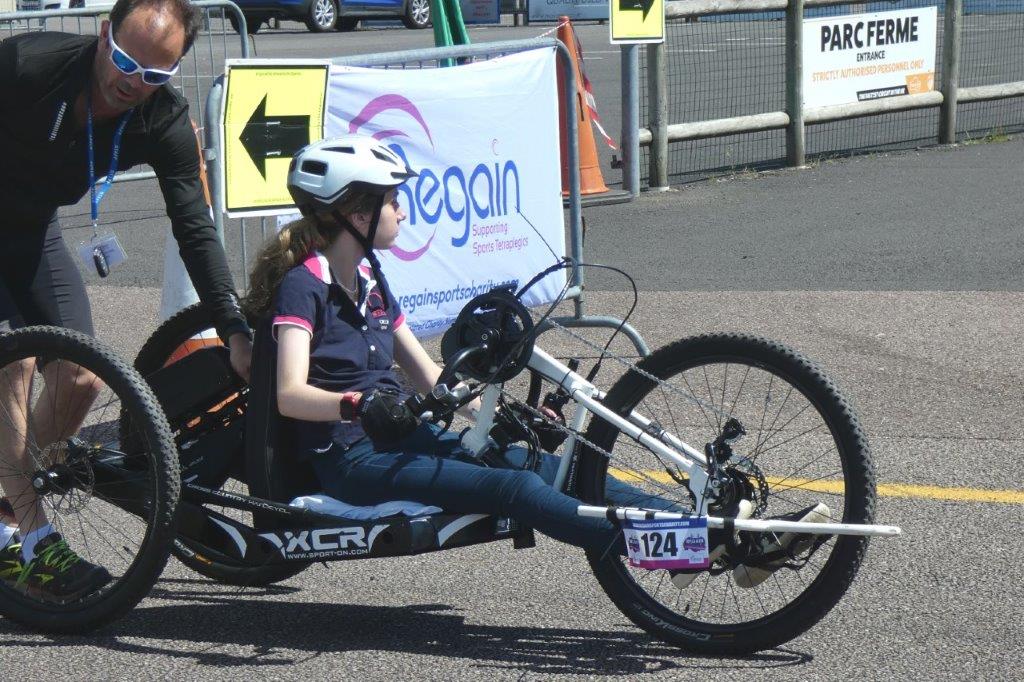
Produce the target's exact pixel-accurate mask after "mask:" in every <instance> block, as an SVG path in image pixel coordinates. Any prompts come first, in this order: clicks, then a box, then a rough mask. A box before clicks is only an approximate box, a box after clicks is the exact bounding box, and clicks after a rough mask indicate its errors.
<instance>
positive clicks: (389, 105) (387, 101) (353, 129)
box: [348, 94, 437, 261]
mask: <svg viewBox="0 0 1024 682" xmlns="http://www.w3.org/2000/svg"><path fill="white" fill-rule="evenodd" d="M388 111H400V112H403V113H405V114H408V115H409V117H410V118H412V119H413V120H414V121H416V122H417V123H419V125H420V128H422V129H423V132H424V133H425V134H426V136H427V140H429V142H430V148H431V149H434V138H433V136H431V134H430V126H428V125H427V122H426V120H424V118H423V114H421V113H420V110H419V109H418V108H417V107H416V105H415V104H413V103H412V102H410V101H409V100H408V99H407V98H405V97H403V96H402V95H398V94H389V95H381V96H380V97H375V98H373V99H372V100H370V101H369V102H368V103H367V104H366V106H364V107H363V109H362V111H360V112H359V113H358V114H356V116H355V118H353V119H352V120H351V121H349V124H348V132H349V133H358V132H359V130H360V128H362V127H363V126H364V125H369V124H371V123H372V122H373V119H374V118H376V117H377V116H378V115H380V114H382V113H385V112H388ZM396 137H404V138H408V137H409V135H408V134H407V133H406V132H405V131H403V130H397V129H387V130H378V131H377V132H375V133H373V139H375V140H378V141H383V140H387V139H390V138H396ZM402 158H405V155H404V154H402ZM399 234H405V233H404V231H403V232H401V233H399ZM436 235H437V225H435V226H434V230H433V232H431V234H430V237H429V238H428V239H427V242H426V243H425V244H424V245H423V246H421V247H419V248H416V249H412V250H410V251H407V250H405V249H402V248H400V247H399V246H398V245H397V244H396V245H395V246H392V247H391V248H390V249H389V251H391V253H392V254H394V255H395V257H396V258H398V259H399V260H403V261H414V260H416V259H417V258H419V257H420V256H422V255H423V254H425V253H426V252H427V251H428V250H430V245H431V244H432V243H433V242H434V237H435V236H436Z"/></svg>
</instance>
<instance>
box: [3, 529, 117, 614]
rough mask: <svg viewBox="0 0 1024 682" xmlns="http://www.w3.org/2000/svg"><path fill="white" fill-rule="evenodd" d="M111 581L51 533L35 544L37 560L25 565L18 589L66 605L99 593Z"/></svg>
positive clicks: (107, 574) (58, 535) (106, 574)
mask: <svg viewBox="0 0 1024 682" xmlns="http://www.w3.org/2000/svg"><path fill="white" fill-rule="evenodd" d="M111 580H112V578H111V576H110V573H108V572H107V569H105V568H103V567H102V566H96V565H95V564H91V563H89V562H88V561H86V560H85V559H83V558H82V557H80V556H78V554H76V553H75V551H74V550H73V549H71V548H70V547H68V543H67V541H66V540H64V538H62V537H61V536H60V533H51V534H49V535H47V536H46V537H45V538H43V539H42V540H40V541H39V542H38V543H37V544H36V557H35V559H33V560H32V561H30V562H28V564H26V565H25V567H24V569H23V570H22V572H21V575H20V576H19V577H18V580H17V585H19V586H21V587H23V588H25V589H27V590H28V591H30V592H35V593H38V594H39V595H41V596H42V597H44V598H46V597H49V598H53V599H59V600H62V601H64V600H69V599H75V598H77V597H80V596H83V595H85V594H88V593H89V592H93V591H95V590H98V589H99V588H101V587H103V586H104V585H106V584H107V583H109V582H110V581H111Z"/></svg>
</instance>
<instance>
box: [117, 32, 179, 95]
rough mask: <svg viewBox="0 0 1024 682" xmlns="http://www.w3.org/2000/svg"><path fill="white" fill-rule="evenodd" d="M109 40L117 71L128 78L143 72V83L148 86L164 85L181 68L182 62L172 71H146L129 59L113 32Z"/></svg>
mask: <svg viewBox="0 0 1024 682" xmlns="http://www.w3.org/2000/svg"><path fill="white" fill-rule="evenodd" d="M107 40H108V42H109V43H110V61H112V62H113V63H114V66H116V67H117V70H118V71H120V72H121V73H123V74H124V75H126V76H130V75H132V74H133V73H136V72H138V71H141V72H142V82H143V83H146V84H147V85H163V84H164V83H166V82H167V81H169V80H171V78H172V77H173V76H174V74H176V73H178V67H179V66H181V62H178V63H177V64H175V65H174V68H173V69H171V70H170V71H164V70H162V69H144V68H142V67H141V66H140V65H139V63H138V62H137V61H135V60H134V59H132V58H131V57H129V56H128V53H127V52H125V51H124V50H122V49H121V48H120V47H118V46H117V43H115V42H114V32H113V31H110V32H108V33H107Z"/></svg>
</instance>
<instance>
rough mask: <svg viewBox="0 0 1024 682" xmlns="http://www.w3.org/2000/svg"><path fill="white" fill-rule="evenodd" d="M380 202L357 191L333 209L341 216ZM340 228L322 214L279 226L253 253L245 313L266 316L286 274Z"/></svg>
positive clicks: (320, 246) (328, 244) (260, 317)
mask: <svg viewBox="0 0 1024 682" xmlns="http://www.w3.org/2000/svg"><path fill="white" fill-rule="evenodd" d="M379 201H380V198H379V196H377V195H372V194H358V195H355V196H351V197H349V199H347V200H345V201H343V202H341V204H340V205H338V206H337V208H336V210H334V211H333V212H340V213H341V214H342V215H343V216H348V215H350V214H351V213H355V212H360V211H362V212H367V211H370V210H372V209H373V206H374V205H376V203H377V202H379ZM341 230H342V227H341V226H340V225H338V224H337V223H336V221H335V219H334V218H333V216H328V215H325V214H320V215H306V216H303V217H301V218H299V219H298V220H295V221H293V222H290V223H288V224H287V225H285V226H284V227H283V228H281V231H280V232H278V233H277V235H276V236H274V237H271V238H270V239H269V240H268V241H267V243H266V244H264V245H263V247H262V248H261V249H260V251H259V253H258V254H257V255H256V264H255V265H254V266H253V268H252V272H251V274H250V275H249V291H248V293H247V294H246V296H245V299H244V300H243V301H242V310H243V311H244V312H245V314H246V315H247V316H248V317H249V318H250V319H257V320H259V319H262V318H264V317H266V316H267V315H268V314H269V313H270V309H271V307H272V306H273V305H274V296H275V295H276V294H277V288H278V287H279V286H280V285H281V281H282V280H283V279H284V276H285V274H287V272H288V271H289V270H291V269H292V268H293V267H295V266H296V265H298V264H299V263H301V262H302V261H304V260H305V259H306V257H307V256H308V255H309V254H310V253H312V252H313V251H323V250H324V249H326V248H327V247H328V246H330V245H331V243H332V242H334V240H335V239H337V238H338V235H339V234H340V233H341Z"/></svg>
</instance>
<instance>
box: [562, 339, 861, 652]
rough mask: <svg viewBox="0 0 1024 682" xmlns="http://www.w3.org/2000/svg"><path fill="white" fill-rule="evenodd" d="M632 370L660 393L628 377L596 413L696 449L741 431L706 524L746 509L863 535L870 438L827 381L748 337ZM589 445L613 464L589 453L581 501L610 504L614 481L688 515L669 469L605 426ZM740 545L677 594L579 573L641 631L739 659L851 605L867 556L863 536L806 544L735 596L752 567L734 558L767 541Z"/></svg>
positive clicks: (625, 575)
mask: <svg viewBox="0 0 1024 682" xmlns="http://www.w3.org/2000/svg"><path fill="white" fill-rule="evenodd" d="M638 368H639V369H640V370H644V371H646V372H648V373H650V374H651V375H653V376H655V377H657V378H658V379H659V380H660V381H661V382H663V383H656V382H654V381H652V380H651V379H649V378H646V377H644V376H641V375H640V374H639V373H637V372H629V373H627V374H626V375H624V376H623V377H622V378H621V379H620V380H619V381H618V382H617V383H616V384H615V385H614V386H613V387H612V389H611V390H610V391H609V392H608V395H607V397H606V398H605V400H604V404H605V406H607V407H608V408H610V409H611V410H614V411H615V412H616V413H618V414H620V415H622V416H628V415H629V413H630V411H631V410H636V411H637V412H639V413H641V414H643V415H644V416H646V417H648V418H653V419H654V421H655V422H657V424H658V425H659V426H660V427H662V428H664V429H665V430H667V431H669V432H671V433H673V434H674V435H675V436H677V437H679V438H680V439H681V440H682V441H684V442H686V443H688V444H690V445H691V446H693V447H695V448H698V449H701V448H703V447H704V445H705V444H706V443H711V442H713V441H714V440H715V439H716V438H718V437H719V436H720V435H721V434H722V433H723V430H724V428H725V423H726V421H727V420H728V419H730V418H732V419H736V420H738V421H739V422H740V424H741V425H742V426H743V427H744V429H745V430H746V435H744V436H741V437H740V438H738V439H737V440H735V441H734V442H733V443H732V445H731V447H732V452H733V455H732V457H731V458H730V459H729V460H728V461H727V462H726V464H725V467H726V471H727V473H728V474H729V476H728V478H727V479H726V480H727V481H728V483H727V484H726V485H724V486H723V496H722V500H721V502H720V504H719V505H718V506H717V508H716V507H712V514H713V515H716V516H718V515H724V516H731V515H734V512H730V508H735V506H736V504H737V503H738V501H739V500H740V499H747V500H749V501H750V502H751V503H752V504H753V507H754V517H755V518H775V517H780V516H784V515H787V514H792V513H794V512H796V513H798V514H799V513H800V512H801V511H802V510H806V509H807V508H809V507H813V506H815V505H817V504H820V503H824V504H825V505H827V507H828V511H829V512H830V514H829V520H831V521H833V522H838V521H842V522H844V523H870V522H872V519H873V513H874V502H875V488H874V472H873V470H872V465H871V458H870V453H869V450H868V445H867V441H866V438H865V436H864V434H863V432H862V431H861V428H860V425H859V424H858V422H857V418H856V417H855V415H854V413H853V411H852V409H851V408H850V406H849V405H848V404H847V402H846V400H845V399H844V398H843V397H842V396H841V395H840V394H839V391H838V390H837V388H836V387H835V385H834V384H833V383H832V381H831V380H829V379H828V378H827V377H826V376H825V375H824V374H823V373H822V372H821V370H819V369H818V368H817V367H815V366H814V365H813V364H811V363H810V362H809V361H808V360H806V359H805V358H803V357H802V356H800V355H799V354H797V353H796V352H794V351H792V350H790V349H788V348H786V347H784V346H782V345H780V344H777V343H773V342H770V341H767V340H764V339H760V338H755V337H751V336H741V335H725V334H719V335H707V336H700V337H695V338H690V339H684V340H682V341H678V342H676V343H674V344H671V345H669V346H666V347H665V348H662V349H660V350H659V351H657V352H655V353H654V354H652V355H650V356H648V357H647V358H645V359H644V360H643V361H641V362H640V363H639V365H638ZM586 437H587V439H588V440H589V441H591V442H592V443H594V444H595V445H597V446H598V447H600V448H602V449H604V450H606V451H609V452H611V454H612V461H611V462H610V463H609V462H608V460H607V458H606V457H605V456H604V455H601V454H600V453H597V452H595V451H594V450H593V449H588V450H585V451H584V453H583V457H582V460H581V462H580V470H579V488H578V492H579V494H580V496H581V497H582V498H583V499H584V500H585V501H587V502H589V503H591V504H600V505H603V504H606V503H607V500H606V497H605V490H606V483H607V481H609V480H610V477H614V478H616V479H618V480H622V481H626V482H629V483H631V484H632V485H634V486H636V487H639V488H641V489H642V490H643V491H644V492H645V493H647V494H653V495H657V496H659V497H662V498H665V499H668V500H671V501H672V502H674V503H676V504H677V505H679V506H680V507H683V508H689V509H691V510H692V509H693V504H692V499H691V496H690V493H689V489H688V487H687V486H686V484H685V480H684V478H685V477H684V476H683V475H682V472H680V471H679V470H678V469H677V468H676V467H675V465H674V464H673V463H671V462H667V461H663V460H662V459H660V458H659V457H657V456H656V455H655V454H654V453H652V452H651V451H649V450H647V449H645V448H642V447H641V446H640V445H639V444H638V443H637V442H636V441H635V440H633V439H632V438H630V437H628V436H624V435H622V434H621V433H620V432H619V431H618V430H617V429H615V428H614V427H612V426H610V425H609V424H608V423H607V422H604V421H602V420H594V421H593V422H592V423H591V426H590V427H589V429H588V431H587V435H586ZM666 442H667V440H666ZM739 535H740V542H739V545H738V548H736V549H730V550H728V552H735V553H736V554H738V555H740V556H738V557H730V556H729V555H728V552H727V553H726V554H724V555H723V556H722V557H721V558H720V559H718V560H717V561H715V562H714V563H713V564H712V566H711V568H710V570H708V571H704V572H702V573H700V574H698V575H697V576H696V578H694V579H693V580H692V582H690V584H689V585H688V586H685V587H681V586H679V585H678V583H677V581H678V578H676V580H673V576H672V575H670V574H669V573H668V572H667V571H665V570H654V571H649V570H645V569H641V568H634V567H631V566H630V565H629V564H628V562H627V561H626V560H625V557H621V556H610V555H606V554H601V553H596V552H592V553H588V560H589V561H590V564H591V567H592V568H593V570H594V573H595V575H596V576H597V578H598V580H599V582H600V583H601V586H602V587H603V588H604V589H605V591H606V592H607V593H608V595H609V596H610V597H611V599H612V601H613V602H615V604H616V605H617V606H618V607H619V608H620V609H621V610H622V612H623V613H625V614H626V615H627V616H628V617H629V618H630V619H631V620H632V621H633V622H634V623H636V624H637V625H639V626H640V627H641V628H643V629H644V630H646V631H647V632H649V633H651V634H652V635H654V636H656V637H659V638H660V639H662V640H664V641H667V642H670V643H672V644H676V645H678V646H681V647H683V648H685V649H688V650H691V651H694V652H699V653H702V654H726V653H729V654H736V653H748V652H751V651H758V650H762V649H767V648H771V647H774V646H778V645H779V644H781V643H783V642H786V641H788V640H790V639H792V638H794V637H796V636H798V635H800V634H801V633H803V632H804V631H806V630H807V629H808V628H810V627H811V626H813V625H814V624H815V623H817V622H818V621H819V620H820V619H821V618H822V617H823V616H824V615H825V614H826V613H827V612H828V611H829V610H830V609H831V608H832V607H833V606H834V605H835V604H836V603H837V602H838V601H839V599H840V597H841V596H842V595H843V593H845V592H846V590H847V588H848V587H849V586H850V583H851V581H852V580H853V577H854V575H855V574H856V572H857V569H858V567H859V566H860V563H861V560H862V558H863V556H864V552H865V550H866V548H867V538H864V537H855V536H839V537H835V536H825V535H816V536H801V537H804V538H811V539H813V542H808V543H807V545H809V547H808V546H805V547H803V549H802V551H800V552H796V554H797V555H796V556H792V557H789V558H787V560H786V564H787V567H784V568H780V569H778V570H776V571H775V572H774V573H771V574H770V575H769V576H768V578H767V580H765V581H764V582H763V583H760V584H758V585H756V586H755V587H750V588H746V589H744V588H741V587H739V584H740V583H741V582H743V581H744V578H745V576H747V575H749V574H750V571H751V570H752V566H753V565H754V562H752V561H751V559H750V556H749V555H748V556H747V557H746V559H743V558H741V557H743V552H742V548H745V547H749V548H753V547H756V546H757V545H758V543H761V542H762V541H771V540H774V539H775V537H774V535H772V534H768V533H748V532H742V533H740V534H739ZM712 544H715V543H712ZM794 546H797V545H796V544H794ZM744 561H748V562H751V563H750V564H749V565H748V564H747V563H744ZM734 571H738V572H740V573H734Z"/></svg>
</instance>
